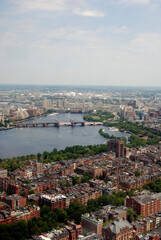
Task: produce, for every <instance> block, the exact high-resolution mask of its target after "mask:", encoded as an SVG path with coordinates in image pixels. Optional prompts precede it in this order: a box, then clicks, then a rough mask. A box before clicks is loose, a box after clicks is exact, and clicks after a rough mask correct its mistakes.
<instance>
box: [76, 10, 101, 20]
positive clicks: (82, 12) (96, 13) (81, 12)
mask: <svg viewBox="0 0 161 240" xmlns="http://www.w3.org/2000/svg"><path fill="white" fill-rule="evenodd" d="M74 13H75V14H77V15H81V16H85V17H98V18H100V17H104V16H105V15H106V14H105V13H104V12H99V11H92V10H80V9H75V10H74Z"/></svg>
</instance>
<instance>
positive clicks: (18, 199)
mask: <svg viewBox="0 0 161 240" xmlns="http://www.w3.org/2000/svg"><path fill="white" fill-rule="evenodd" d="M3 201H4V202H5V203H7V204H8V205H9V206H10V207H11V209H16V208H18V207H19V208H20V207H25V205H26V198H25V197H22V196H20V195H17V194H14V195H10V196H7V197H5V198H4V199H3Z"/></svg>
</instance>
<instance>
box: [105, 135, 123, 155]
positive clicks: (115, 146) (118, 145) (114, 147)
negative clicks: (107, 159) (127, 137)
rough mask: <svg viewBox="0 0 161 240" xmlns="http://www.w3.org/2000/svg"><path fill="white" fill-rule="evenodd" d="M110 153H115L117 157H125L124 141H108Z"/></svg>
mask: <svg viewBox="0 0 161 240" xmlns="http://www.w3.org/2000/svg"><path fill="white" fill-rule="evenodd" d="M108 151H111V152H115V153H116V157H124V141H119V140H117V139H112V140H110V141H108Z"/></svg>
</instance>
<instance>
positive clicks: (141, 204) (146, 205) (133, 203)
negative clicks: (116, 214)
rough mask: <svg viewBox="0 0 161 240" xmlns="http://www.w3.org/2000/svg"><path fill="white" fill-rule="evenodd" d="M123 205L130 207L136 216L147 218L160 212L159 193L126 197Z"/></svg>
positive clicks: (160, 199)
mask: <svg viewBox="0 0 161 240" xmlns="http://www.w3.org/2000/svg"><path fill="white" fill-rule="evenodd" d="M125 204H126V207H131V208H132V209H133V210H134V211H136V212H137V214H138V215H141V216H145V217H148V216H151V215H154V214H155V213H157V212H158V211H160V210H161V193H156V194H152V195H147V194H143V195H139V196H136V197H127V198H126V200H125Z"/></svg>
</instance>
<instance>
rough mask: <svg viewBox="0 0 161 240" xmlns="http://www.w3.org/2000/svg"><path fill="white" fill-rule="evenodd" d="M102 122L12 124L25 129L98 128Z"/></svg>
mask: <svg viewBox="0 0 161 240" xmlns="http://www.w3.org/2000/svg"><path fill="white" fill-rule="evenodd" d="M100 125H103V123H102V122H74V121H71V122H59V121H56V122H41V123H19V124H16V123H15V124H12V125H11V126H13V127H15V128H26V127H67V126H70V127H75V126H100Z"/></svg>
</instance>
